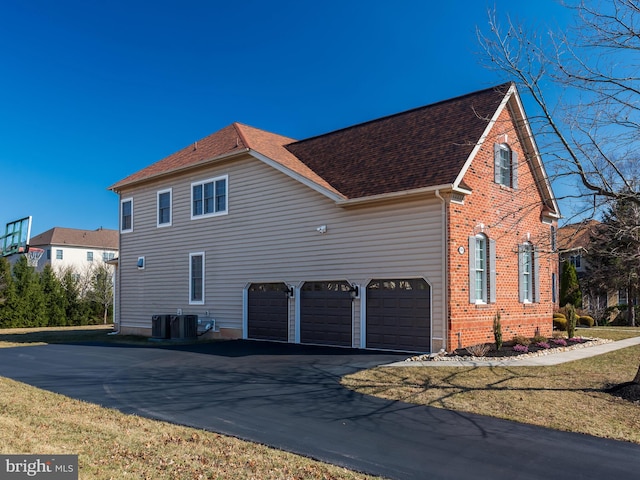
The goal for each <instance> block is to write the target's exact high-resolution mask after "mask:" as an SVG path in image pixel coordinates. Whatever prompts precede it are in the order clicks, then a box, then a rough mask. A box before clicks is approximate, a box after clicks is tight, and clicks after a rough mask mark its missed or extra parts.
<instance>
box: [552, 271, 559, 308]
mask: <svg viewBox="0 0 640 480" xmlns="http://www.w3.org/2000/svg"><path fill="white" fill-rule="evenodd" d="M551 301H552V302H553V303H558V280H557V278H556V274H555V273H552V274H551Z"/></svg>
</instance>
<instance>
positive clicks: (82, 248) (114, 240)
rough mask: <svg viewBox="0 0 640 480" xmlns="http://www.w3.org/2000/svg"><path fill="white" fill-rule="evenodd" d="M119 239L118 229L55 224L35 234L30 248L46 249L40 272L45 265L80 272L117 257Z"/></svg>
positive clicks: (39, 263)
mask: <svg viewBox="0 0 640 480" xmlns="http://www.w3.org/2000/svg"><path fill="white" fill-rule="evenodd" d="M118 240H119V232H118V230H110V229H106V228H98V229H97V230H80V229H75V228H62V227H54V228H52V229H50V230H47V231H46V232H44V233H41V234H39V235H36V236H35V237H32V238H31V240H30V241H29V247H30V248H33V247H37V248H41V249H43V250H44V253H43V255H42V257H41V258H40V260H39V261H38V265H37V267H36V270H37V271H40V272H41V271H42V270H43V269H44V267H45V265H51V267H52V268H53V270H54V271H55V272H59V271H61V270H62V269H64V268H67V267H71V268H73V270H74V271H75V272H76V274H78V275H80V274H82V273H83V272H85V271H87V270H88V269H90V268H91V266H92V265H95V264H96V263H97V262H107V261H110V260H113V259H114V258H115V257H117V256H118Z"/></svg>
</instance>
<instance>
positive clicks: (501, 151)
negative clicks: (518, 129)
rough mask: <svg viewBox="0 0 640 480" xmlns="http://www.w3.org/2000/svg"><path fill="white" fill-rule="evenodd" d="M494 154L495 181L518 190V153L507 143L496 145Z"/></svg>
mask: <svg viewBox="0 0 640 480" xmlns="http://www.w3.org/2000/svg"><path fill="white" fill-rule="evenodd" d="M493 153H494V180H495V182H496V183H499V184H500V185H504V186H505V187H511V188H514V189H515V188H518V153H517V152H515V151H513V150H512V149H511V148H509V145H507V144H506V143H496V144H495V145H494V149H493Z"/></svg>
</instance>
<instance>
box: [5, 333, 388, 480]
mask: <svg viewBox="0 0 640 480" xmlns="http://www.w3.org/2000/svg"><path fill="white" fill-rule="evenodd" d="M108 331H111V329H110V328H105V327H65V328H59V329H46V330H44V331H43V330H42V329H16V330H0V332H1V333H0V347H15V346H20V347H21V346H26V345H41V344H44V343H67V342H89V341H109V342H121V341H125V342H127V343H131V342H134V343H136V342H137V343H145V344H146V343H147V342H146V340H141V339H139V338H135V337H125V338H118V337H117V336H107V332H108ZM0 453H3V454H9V453H11V454H74V455H79V467H80V475H79V478H81V479H89V478H91V479H99V480H101V479H105V480H107V479H126V478H129V479H153V480H156V479H185V480H186V479H188V480H192V479H224V480H227V479H231V480H234V479H237V480H246V479H258V480H261V479H322V480H338V479H373V478H378V477H371V476H368V475H363V474H360V473H357V472H352V471H349V470H346V469H344V468H341V467H337V466H333V465H328V464H325V463H321V462H317V461H315V460H311V459H309V458H305V457H302V456H299V455H294V454H291V453H287V452H283V451H280V450H277V449H273V448H269V447H266V446H264V445H259V444H255V443H251V442H245V441H242V440H238V439H236V438H232V437H227V436H224V435H218V434H216V433H212V432H206V431H202V430H197V429H193V428H187V427H182V426H177V425H172V424H169V423H165V422H160V421H155V420H149V419H146V418H141V417H137V416H131V415H125V414H123V413H120V412H118V411H116V410H112V409H106V408H102V407H99V406H97V405H94V404H90V403H86V402H82V401H79V400H73V399H70V398H68V397H64V396H62V395H58V394H55V393H50V392H47V391H44V390H40V389H37V388H34V387H31V386H29V385H25V384H23V383H19V382H15V381H13V380H10V379H7V378H3V377H0Z"/></svg>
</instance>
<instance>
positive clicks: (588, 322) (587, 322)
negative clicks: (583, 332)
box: [578, 315, 596, 328]
mask: <svg viewBox="0 0 640 480" xmlns="http://www.w3.org/2000/svg"><path fill="white" fill-rule="evenodd" d="M595 323H596V322H595V320H594V319H593V317H590V316H589V315H581V316H579V317H578V325H581V326H583V327H589V328H591V327H593V325H594V324H595Z"/></svg>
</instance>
